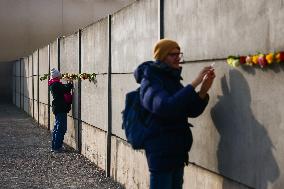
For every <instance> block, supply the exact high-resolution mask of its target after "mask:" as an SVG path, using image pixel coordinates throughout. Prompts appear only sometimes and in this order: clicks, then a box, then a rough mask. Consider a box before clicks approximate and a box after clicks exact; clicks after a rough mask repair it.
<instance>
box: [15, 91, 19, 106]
mask: <svg viewBox="0 0 284 189" xmlns="http://www.w3.org/2000/svg"><path fill="white" fill-rule="evenodd" d="M15 105H16V106H17V107H18V108H20V94H19V93H16V104H15Z"/></svg>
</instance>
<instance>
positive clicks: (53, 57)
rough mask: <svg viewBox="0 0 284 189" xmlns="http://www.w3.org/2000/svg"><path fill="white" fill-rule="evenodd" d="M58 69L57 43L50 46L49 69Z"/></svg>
mask: <svg viewBox="0 0 284 189" xmlns="http://www.w3.org/2000/svg"><path fill="white" fill-rule="evenodd" d="M52 68H56V69H57V68H58V49H57V41H54V42H52V43H51V44H50V69H52Z"/></svg>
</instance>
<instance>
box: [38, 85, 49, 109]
mask: <svg viewBox="0 0 284 189" xmlns="http://www.w3.org/2000/svg"><path fill="white" fill-rule="evenodd" d="M48 93H49V91H48V80H43V81H40V80H39V96H40V99H39V100H40V102H41V103H44V104H48Z"/></svg>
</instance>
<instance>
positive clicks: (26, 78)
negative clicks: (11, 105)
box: [22, 77, 29, 97]
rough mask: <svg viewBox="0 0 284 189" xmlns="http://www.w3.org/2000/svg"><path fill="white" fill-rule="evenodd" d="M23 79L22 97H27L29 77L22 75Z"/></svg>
mask: <svg viewBox="0 0 284 189" xmlns="http://www.w3.org/2000/svg"><path fill="white" fill-rule="evenodd" d="M22 79H23V87H24V88H23V90H24V97H29V78H28V77H22Z"/></svg>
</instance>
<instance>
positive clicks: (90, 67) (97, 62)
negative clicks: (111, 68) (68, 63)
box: [81, 19, 108, 73]
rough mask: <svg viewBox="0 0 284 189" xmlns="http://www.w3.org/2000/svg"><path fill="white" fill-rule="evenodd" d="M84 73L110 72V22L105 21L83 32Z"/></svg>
mask: <svg viewBox="0 0 284 189" xmlns="http://www.w3.org/2000/svg"><path fill="white" fill-rule="evenodd" d="M81 41H82V72H87V73H90V72H91V73H93V72H94V73H107V71H108V58H107V57H108V20H107V19H103V20H101V21H99V22H97V23H95V24H93V25H91V26H89V27H87V28H85V29H84V30H83V31H82V39H81Z"/></svg>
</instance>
